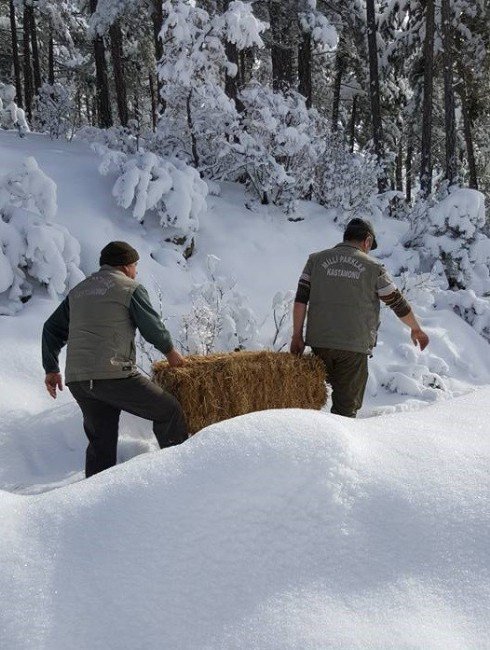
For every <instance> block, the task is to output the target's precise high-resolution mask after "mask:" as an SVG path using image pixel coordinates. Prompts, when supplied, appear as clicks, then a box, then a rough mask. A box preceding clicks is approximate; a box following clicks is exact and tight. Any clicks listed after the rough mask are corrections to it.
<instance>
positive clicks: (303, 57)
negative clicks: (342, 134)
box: [298, 28, 313, 108]
mask: <svg viewBox="0 0 490 650" xmlns="http://www.w3.org/2000/svg"><path fill="white" fill-rule="evenodd" d="M299 31H300V41H299V48H298V91H299V93H300V94H301V95H303V97H305V98H306V106H307V108H311V105H312V101H313V87H312V82H311V34H309V33H308V34H307V33H306V32H301V28H299Z"/></svg>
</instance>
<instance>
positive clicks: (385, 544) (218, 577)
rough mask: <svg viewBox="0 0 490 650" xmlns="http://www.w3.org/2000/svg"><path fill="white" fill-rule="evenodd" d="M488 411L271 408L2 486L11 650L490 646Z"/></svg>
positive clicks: (484, 406)
mask: <svg viewBox="0 0 490 650" xmlns="http://www.w3.org/2000/svg"><path fill="white" fill-rule="evenodd" d="M489 403H490V390H489V389H483V390H480V391H479V392H477V393H476V394H472V395H470V396H465V397H462V398H458V399H456V400H454V401H451V402H445V403H440V404H437V405H434V406H431V407H429V408H427V409H425V410H423V411H419V412H416V413H398V414H395V415H385V416H381V417H379V418H369V419H364V420H357V421H348V420H346V419H342V418H340V417H338V416H333V415H330V414H327V413H318V412H312V411H298V410H291V411H266V412H263V413H256V414H251V415H248V416H243V417H241V418H236V419H234V420H230V421H228V422H223V423H221V424H218V425H214V426H212V427H209V428H207V429H205V430H203V431H202V432H201V433H199V434H197V435H196V436H195V437H194V438H192V439H190V440H189V441H187V442H186V443H185V444H184V445H181V446H180V447H176V448H172V449H170V450H166V451H162V452H158V453H154V454H150V455H142V456H139V457H138V458H134V459H132V460H130V461H129V462H127V463H125V464H124V465H120V466H118V467H115V468H112V469H111V470H109V471H107V472H104V473H102V474H100V475H98V476H96V477H93V478H92V479H90V480H87V481H82V482H80V483H77V484H74V485H70V486H67V487H64V488H61V489H59V490H54V491H51V492H49V493H47V494H43V495H37V496H29V497H23V496H17V495H12V494H8V493H6V492H0V519H1V522H2V536H1V538H0V554H1V557H2V564H1V572H0V593H1V594H2V595H3V603H2V607H1V609H0V630H1V638H2V647H5V648H9V650H26V649H27V648H35V649H36V650H43V649H46V650H48V649H49V650H71V649H73V650H75V649H76V650H79V649H82V648H83V649H85V648H91V649H104V650H106V649H114V650H121V649H126V648H127V649H128V650H129V649H132V648H151V649H157V648H178V649H179V650H195V649H196V648H199V649H204V648H208V649H210V650H211V649H212V650H218V649H223V650H229V649H230V648H243V649H247V650H248V649H250V648H260V650H269V649H271V650H272V649H275V650H276V649H277V650H285V649H287V648H291V649H293V648H294V649H298V650H299V649H301V650H308V649H319V648H346V649H349V650H351V649H353V648H360V649H361V648H362V649H363V650H366V649H368V648H372V649H376V650H378V649H380V648H396V649H397V650H399V649H401V648H424V649H426V648H441V649H442V648H444V650H450V649H456V648H458V649H463V648H465V649H469V648H474V649H476V648H485V647H488V645H489V644H490V623H489V618H488V596H489V591H490V580H489V573H488V565H489V546H488V532H489V531H488V508H489V505H490V504H489V498H488V497H489V490H488V487H489V467H490V436H489V424H488V423H489V418H490V409H489Z"/></svg>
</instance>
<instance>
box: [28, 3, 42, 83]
mask: <svg viewBox="0 0 490 650" xmlns="http://www.w3.org/2000/svg"><path fill="white" fill-rule="evenodd" d="M29 19H30V21H31V25H30V27H31V42H32V67H33V71H34V94H35V95H37V94H38V92H39V89H40V88H41V86H42V85H43V82H42V78H41V62H40V60H39V46H38V42H37V24H36V15H35V12H34V7H31V8H30V11H29Z"/></svg>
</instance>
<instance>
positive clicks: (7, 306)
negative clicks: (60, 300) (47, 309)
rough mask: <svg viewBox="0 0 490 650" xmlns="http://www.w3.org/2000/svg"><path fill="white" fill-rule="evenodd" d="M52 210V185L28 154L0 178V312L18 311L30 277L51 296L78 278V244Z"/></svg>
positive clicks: (80, 276) (28, 290)
mask: <svg viewBox="0 0 490 650" xmlns="http://www.w3.org/2000/svg"><path fill="white" fill-rule="evenodd" d="M56 211H57V202H56V184H55V183H54V182H53V181H52V180H51V179H50V178H49V177H48V176H46V174H44V172H43V171H42V170H41V169H40V168H39V166H38V164H37V162H36V160H35V159H34V158H32V157H31V158H27V159H26V160H25V161H24V162H23V163H22V164H21V165H20V166H19V168H18V169H16V170H14V171H13V172H10V173H8V174H5V175H4V176H2V177H0V314H4V315H13V314H15V313H16V312H17V311H19V309H20V308H21V306H22V303H24V302H26V301H27V300H28V299H29V298H30V296H31V295H32V292H33V285H32V283H31V282H30V281H29V280H31V279H32V280H37V281H38V282H40V283H41V284H42V285H44V286H45V287H46V288H47V290H48V292H49V294H50V295H51V296H52V297H55V296H57V295H58V294H63V293H64V292H65V291H67V290H69V289H71V288H72V287H73V286H75V284H77V283H78V282H79V281H80V280H82V279H83V273H82V272H81V271H80V269H79V264H80V245H79V244H78V242H77V241H76V239H75V238H74V237H72V236H71V235H70V233H69V232H68V230H67V229H66V228H64V227H63V226H59V225H57V224H54V223H52V220H53V218H54V216H55V214H56Z"/></svg>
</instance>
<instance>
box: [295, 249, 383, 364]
mask: <svg viewBox="0 0 490 650" xmlns="http://www.w3.org/2000/svg"><path fill="white" fill-rule="evenodd" d="M381 270H382V266H381V264H380V263H379V262H377V261H376V260H374V259H373V258H371V257H369V255H366V254H365V253H363V252H362V251H360V250H359V249H357V248H355V247H354V246H352V245H351V244H347V243H342V244H338V245H337V246H335V247H334V248H329V249H327V250H324V251H320V252H319V253H313V255H310V257H309V259H308V263H307V266H306V269H305V271H306V272H307V273H308V274H309V275H310V282H311V288H310V298H309V303H308V320H307V325H306V337H305V342H306V344H307V345H309V346H311V347H317V348H331V349H334V350H350V351H352V352H363V353H366V354H370V353H371V351H372V349H373V347H374V346H375V345H376V337H377V331H378V327H379V307H380V302H379V297H378V293H377V282H378V278H379V275H380V273H381Z"/></svg>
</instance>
